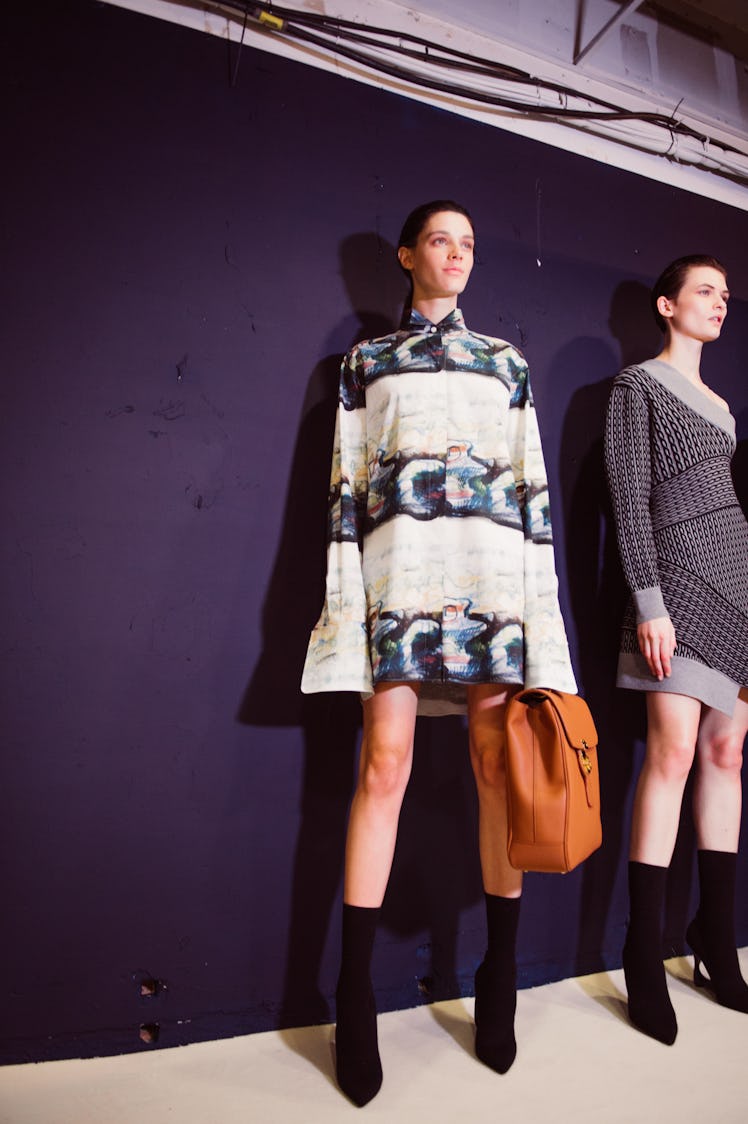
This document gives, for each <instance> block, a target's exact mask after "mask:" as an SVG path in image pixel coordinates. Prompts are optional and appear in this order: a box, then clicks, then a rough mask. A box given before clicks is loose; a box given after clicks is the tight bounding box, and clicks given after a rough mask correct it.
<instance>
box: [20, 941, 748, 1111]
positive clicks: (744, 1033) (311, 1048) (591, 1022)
mask: <svg viewBox="0 0 748 1124" xmlns="http://www.w3.org/2000/svg"><path fill="white" fill-rule="evenodd" d="M741 962H742V965H743V974H744V975H746V976H748V949H743V950H742V952H741ZM667 967H668V972H669V986H670V994H671V997H672V1000H673V1005H674V1006H675V1009H676V1013H677V1015H678V1025H679V1033H678V1038H677V1041H676V1043H675V1045H674V1046H671V1047H668V1046H662V1045H660V1044H659V1043H657V1042H654V1041H652V1040H651V1039H649V1038H646V1037H645V1036H644V1035H642V1034H640V1033H638V1032H637V1031H635V1030H633V1029H632V1027H631V1026H630V1025H629V1023H628V1021H627V1019H626V1011H625V1000H624V994H623V991H622V987H623V975H622V972H620V971H617V972H612V973H610V974H601V975H595V976H585V977H582V978H580V979H576V980H564V981H562V982H561V983H556V984H549V985H547V986H546V987H539V988H534V989H532V990H529V991H521V992H520V993H519V1003H518V1012H517V1041H518V1044H519V1047H518V1055H517V1060H516V1061H515V1063H514V1066H513V1067H512V1069H511V1070H510V1071H509V1073H508V1074H506V1075H505V1076H503V1077H500V1076H498V1075H497V1074H495V1073H493V1072H491V1071H490V1070H488V1069H486V1067H485V1066H482V1065H481V1064H480V1063H479V1062H477V1061H476V1059H475V1057H474V1055H473V1024H472V1007H473V1001H472V1000H452V1001H450V1002H447V1003H438V1004H435V1005H434V1006H432V1007H418V1008H416V1009H414V1010H410V1011H399V1012H394V1013H391V1014H385V1015H381V1016H380V1018H379V1040H380V1052H381V1055H382V1064H383V1067H384V1084H383V1086H382V1090H381V1092H380V1093H379V1095H378V1096H377V1097H376V1098H375V1099H374V1100H373V1101H372V1102H371V1103H370V1104H369V1105H367V1106H366V1107H365V1108H364V1109H357V1108H355V1107H354V1106H353V1105H351V1104H350V1103H349V1102H348V1101H347V1100H346V1099H345V1098H344V1097H343V1096H342V1095H341V1094H340V1092H339V1091H338V1089H337V1087H336V1085H335V1081H334V1071H333V1052H332V1040H333V1030H332V1028H331V1027H329V1026H327V1027H308V1028H303V1029H299V1030H288V1031H281V1032H278V1033H275V1032H273V1033H268V1034H254V1035H249V1036H247V1037H245V1038H232V1039H228V1040H224V1041H220V1042H208V1043H201V1044H199V1045H195V1046H185V1047H181V1048H178V1049H173V1050H156V1051H154V1052H153V1053H149V1054H129V1055H125V1056H122V1057H116V1058H99V1059H95V1060H93V1061H65V1062H47V1063H44V1064H41V1065H25V1066H9V1067H6V1068H4V1069H0V1121H1V1122H2V1124H141V1122H142V1124H162V1122H163V1124H166V1122H168V1124H176V1122H179V1124H239V1122H240V1121H241V1124H249V1122H252V1124H254V1122H257V1124H274V1122H276V1121H277V1122H282V1124H295V1122H297V1121H298V1122H299V1124H301V1122H303V1124H316V1122H322V1121H324V1122H325V1124H327V1122H334V1121H337V1120H352V1119H353V1118H354V1116H355V1115H356V1114H357V1113H358V1114H365V1116H364V1115H360V1118H361V1119H364V1118H365V1119H367V1120H371V1121H375V1120H387V1121H388V1124H400V1122H402V1124H419V1122H421V1121H423V1122H426V1121H428V1122H429V1124H440V1122H442V1121H443V1122H452V1121H465V1122H467V1124H480V1122H482V1121H491V1122H498V1121H502V1122H503V1124H509V1122H511V1124H515V1122H520V1124H522V1122H528V1124H567V1122H569V1124H572V1122H573V1124H586V1122H588V1121H589V1122H595V1124H618V1122H621V1124H623V1122H626V1124H629V1122H636V1124H647V1122H649V1121H652V1122H654V1121H657V1122H658V1124H670V1122H673V1124H691V1122H693V1124H696V1122H699V1124H746V1122H748V1017H746V1016H745V1015H743V1014H738V1013H736V1012H734V1011H728V1010H725V1009H724V1008H722V1007H719V1006H718V1005H717V1004H716V1003H715V1002H714V1001H713V1000H712V999H711V998H710V997H709V996H707V995H706V994H705V993H703V992H697V991H696V990H695V989H694V987H693V985H692V984H691V982H690V980H691V967H690V961H687V960H685V959H679V960H671V961H669V962H668V964H667Z"/></svg>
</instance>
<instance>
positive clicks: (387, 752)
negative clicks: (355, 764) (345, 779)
mask: <svg viewBox="0 0 748 1124" xmlns="http://www.w3.org/2000/svg"><path fill="white" fill-rule="evenodd" d="M409 775H410V754H409V750H408V747H407V746H402V745H399V744H397V743H395V742H390V741H377V742H375V743H373V744H369V745H367V746H366V748H365V750H364V752H363V753H362V755H361V765H360V767H359V776H358V787H359V789H360V790H361V791H362V792H364V793H365V794H366V795H367V796H370V797H374V798H375V799H379V800H387V799H391V798H392V797H395V796H400V797H401V796H402V794H403V793H404V792H405V787H406V785H407V783H408V777H409Z"/></svg>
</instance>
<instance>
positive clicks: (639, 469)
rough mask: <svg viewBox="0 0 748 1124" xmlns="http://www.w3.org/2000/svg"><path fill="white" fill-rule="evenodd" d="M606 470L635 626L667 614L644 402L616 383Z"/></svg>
mask: <svg viewBox="0 0 748 1124" xmlns="http://www.w3.org/2000/svg"><path fill="white" fill-rule="evenodd" d="M605 469H606V473H607V476H608V487H609V489H610V496H611V500H612V504H613V514H614V517H615V523H616V534H617V537H618V551H619V554H620V558H621V565H622V567H623V572H624V575H625V578H626V581H627V583H628V586H629V589H630V590H631V593H632V596H633V599H634V607H635V609H636V618H637V622H638V623H641V622H642V621H647V620H652V618H654V617H664V616H667V615H668V613H667V609H666V608H665V603H664V601H663V599H662V590H661V589H660V577H659V572H658V566H657V550H656V547H655V541H654V535H653V533H652V520H651V516H650V510H649V499H650V492H651V487H652V470H651V456H650V417H649V409H648V406H647V402H646V399H645V398H644V397H643V396H642V395H641V394H639V393H637V391H636V390H635V389H634V388H633V387H631V386H630V385H628V384H627V383H626V382H625V381H622V380H621V379H620V377H619V379H616V381H615V382H614V384H613V389H612V391H611V394H610V400H609V402H608V412H607V418H606V425H605Z"/></svg>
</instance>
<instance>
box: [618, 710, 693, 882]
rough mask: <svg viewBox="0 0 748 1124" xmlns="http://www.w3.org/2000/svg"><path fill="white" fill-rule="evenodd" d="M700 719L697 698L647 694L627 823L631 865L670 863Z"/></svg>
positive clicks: (663, 864) (665, 864)
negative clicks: (643, 740)
mask: <svg viewBox="0 0 748 1124" xmlns="http://www.w3.org/2000/svg"><path fill="white" fill-rule="evenodd" d="M700 718H701V703H700V702H699V701H698V700H697V699H692V698H689V697H688V696H687V695H671V694H669V693H667V692H659V691H650V692H648V694H647V753H646V757H645V759H644V765H643V767H642V771H641V773H640V775H639V782H638V784H637V786H636V798H635V800H634V815H633V821H632V825H631V851H630V855H629V857H630V858H631V860H632V861H633V862H640V863H649V864H650V865H652V866H663V867H666V866H669V865H670V860H671V858H672V857H673V848H674V847H675V837H676V835H677V834H678V822H679V820H680V809H681V804H682V802H683V790H684V788H685V786H686V780H687V779H688V774H689V772H690V769H691V765H692V763H693V758H694V752H695V748H696V738H697V735H698V730H699V720H700Z"/></svg>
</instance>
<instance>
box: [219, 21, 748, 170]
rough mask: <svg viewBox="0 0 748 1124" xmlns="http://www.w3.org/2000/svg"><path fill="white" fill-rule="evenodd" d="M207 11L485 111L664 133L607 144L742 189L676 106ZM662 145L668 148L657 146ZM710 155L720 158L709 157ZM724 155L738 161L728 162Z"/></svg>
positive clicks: (441, 52)
mask: <svg viewBox="0 0 748 1124" xmlns="http://www.w3.org/2000/svg"><path fill="white" fill-rule="evenodd" d="M209 6H210V7H211V8H213V9H216V10H220V11H223V12H225V11H229V12H231V13H232V15H234V16H236V18H239V17H241V18H242V20H243V21H244V23H245V27H246V20H247V18H249V19H251V20H253V21H254V22H255V23H257V24H259V25H260V26H261V27H262V28H263V29H265V30H266V31H268V32H269V33H270V34H272V35H274V36H277V37H278V38H281V39H288V40H291V41H297V42H299V43H301V44H307V45H309V46H311V47H313V48H315V49H321V50H322V51H324V52H329V53H331V54H333V55H335V56H339V57H342V58H345V59H348V60H349V61H350V62H353V63H355V64H357V65H361V66H364V67H366V68H367V69H369V70H373V71H375V72H379V73H382V74H385V75H388V76H389V77H390V78H394V79H396V80H397V81H401V82H406V83H408V84H411V85H415V86H419V87H421V88H425V89H428V90H433V91H435V92H437V93H440V94H445V95H448V96H450V97H453V98H458V99H460V100H463V101H466V102H474V103H478V104H483V105H489V106H492V107H494V108H497V109H500V110H505V111H507V112H509V113H511V114H521V115H523V116H525V117H528V118H531V119H535V120H553V121H556V122H558V123H560V124H567V125H569V126H571V127H574V126H577V127H579V126H581V125H583V124H584V123H586V122H589V123H590V124H591V125H592V126H593V127H594V126H595V125H597V126H598V129H597V131H599V132H602V133H603V135H609V136H610V135H611V130H610V129H606V125H607V124H609V125H611V126H616V125H623V124H624V123H625V122H632V123H641V124H643V125H649V126H653V127H654V128H655V129H656V130H660V131H663V132H664V134H665V137H664V139H663V142H662V144H661V143H660V142H659V141H657V140H656V139H655V137H654V136H652V138H651V140H650V141H649V142H647V141H646V140H645V138H644V137H643V136H641V135H639V134H637V133H632V132H631V131H630V130H629V131H627V130H621V129H620V128H619V129H618V130H617V131H616V133H615V135H614V136H613V137H612V139H616V140H618V141H619V142H620V143H624V144H626V145H627V146H629V147H634V148H639V149H642V148H643V149H645V150H647V151H655V152H657V153H658V155H661V156H663V157H665V158H667V159H668V160H675V161H677V162H681V163H690V164H696V165H699V166H701V167H705V168H707V169H708V170H709V171H711V172H717V173H719V174H721V175H724V176H727V177H728V178H731V179H733V180H737V181H738V182H741V183H748V155H746V153H745V152H743V151H741V150H740V149H739V148H736V147H734V146H733V145H731V144H729V143H727V142H725V141H721V140H715V139H714V138H711V137H709V136H708V135H706V134H705V133H703V132H700V131H698V130H697V129H694V128H693V127H692V126H690V125H688V124H686V123H685V122H684V121H679V120H677V119H676V117H675V112H676V111H677V108H678V107H676V110H674V111H673V113H672V114H670V115H667V114H664V113H655V112H646V111H636V110H626V109H622V108H621V107H620V106H616V105H615V104H613V103H611V102H608V101H604V100H602V99H601V98H598V97H591V96H589V95H587V94H581V93H579V91H576V90H573V89H572V88H570V87H567V86H564V85H562V84H559V83H555V82H550V81H546V80H545V79H541V78H536V77H534V76H533V75H531V74H529V73H527V72H526V71H522V70H519V69H518V68H516V67H510V66H507V65H505V64H503V63H497V62H494V61H493V60H491V59H486V58H481V57H479V56H475V55H471V54H469V53H467V52H465V51H459V50H456V49H454V48H451V47H446V46H440V45H437V44H434V43H432V42H430V41H429V40H427V39H424V38H422V37H420V36H417V35H413V34H411V33H409V32H402V31H394V30H392V29H390V28H383V27H374V26H370V25H368V24H366V25H364V24H361V23H357V22H356V21H354V20H346V19H340V18H337V17H333V16H328V15H325V14H321V13H318V12H306V11H299V10H296V9H290V8H282V7H278V6H276V5H275V4H272V3H268V4H262V3H259V4H248V3H243V2H241V0H223V2H218V3H215V4H210V5H209ZM372 52H376V54H374V53H372ZM398 58H404V59H408V60H413V61H415V62H417V63H420V64H421V65H422V66H426V67H427V68H429V69H430V70H433V71H437V70H439V69H441V70H442V71H443V70H445V69H449V70H452V71H455V72H458V73H460V74H461V75H463V76H466V75H472V76H473V77H474V78H476V79H477V80H479V81H481V80H483V81H488V82H493V83H496V82H500V83H505V84H507V85H508V86H509V87H514V89H515V93H514V94H513V95H512V96H508V95H507V93H506V92H498V91H496V90H495V89H494V90H491V89H481V88H478V87H477V86H466V85H463V84H462V83H456V82H451V81H448V80H446V79H443V78H439V77H437V75H436V73H434V74H429V73H423V72H422V71H418V70H416V69H414V68H413V67H410V66H403V65H401V64H400V63H399V62H398V61H397V59H398ZM522 87H531V88H532V90H533V91H534V93H535V97H536V98H538V97H540V96H541V93H548V94H550V95H552V96H553V95H555V98H557V99H558V102H557V104H550V103H548V102H547V101H546V102H545V103H544V102H540V101H537V100H530V99H527V100H522V99H521V97H520V88H522ZM681 100H682V99H681ZM569 101H572V102H577V103H579V102H582V103H585V104H584V106H582V107H579V108H577V107H572V106H569V104H568V102H569ZM678 106H680V102H679V103H678ZM622 133H623V135H622ZM679 138H683V140H684V141H685V142H690V143H691V144H693V142H696V146H697V147H696V151H693V152H688V151H685V150H683V147H682V145H680V144H679V143H678V141H679ZM665 143H666V145H667V147H666V148H663V144H665ZM715 149H718V150H719V152H717V153H715V151H714V150H715ZM720 153H723V154H724V157H721V156H720ZM730 156H735V157H738V159H737V160H730Z"/></svg>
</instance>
